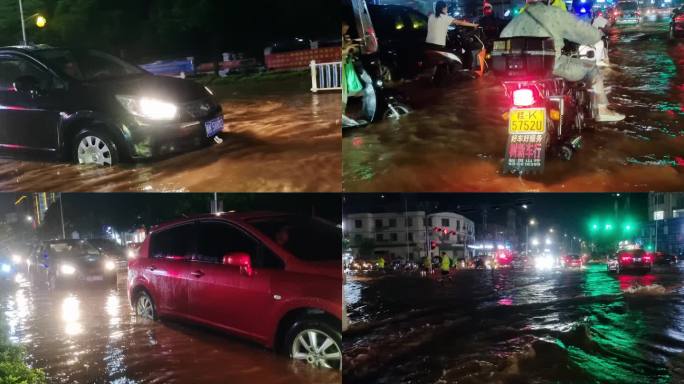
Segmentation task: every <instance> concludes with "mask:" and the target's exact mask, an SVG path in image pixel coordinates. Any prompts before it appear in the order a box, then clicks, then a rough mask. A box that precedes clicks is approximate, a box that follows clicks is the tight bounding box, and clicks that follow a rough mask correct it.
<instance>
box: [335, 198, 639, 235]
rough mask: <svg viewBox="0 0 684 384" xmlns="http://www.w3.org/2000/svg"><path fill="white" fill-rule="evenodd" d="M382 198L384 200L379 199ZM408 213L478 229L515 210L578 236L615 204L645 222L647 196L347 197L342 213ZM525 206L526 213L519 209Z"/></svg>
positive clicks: (610, 211)
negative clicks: (455, 216) (456, 217)
mask: <svg viewBox="0 0 684 384" xmlns="http://www.w3.org/2000/svg"><path fill="white" fill-rule="evenodd" d="M382 196H384V198H383V197H382ZM403 196H406V202H407V205H408V209H409V210H426V211H429V212H438V211H447V212H456V213H460V214H462V215H464V216H466V217H468V218H470V219H471V220H473V221H474V222H475V224H476V231H477V225H478V224H480V223H481V222H482V210H483V208H487V212H488V220H487V221H488V222H489V223H498V224H501V225H505V224H506V211H507V210H508V208H515V209H516V210H517V211H518V212H519V213H520V215H522V217H524V216H525V215H528V216H529V217H533V218H535V219H537V220H538V221H539V222H540V225H541V226H543V227H556V228H559V227H560V228H566V229H568V230H573V229H574V230H575V231H576V232H577V233H581V232H582V230H583V228H584V227H585V225H586V224H587V222H588V220H589V219H590V218H591V217H594V216H604V217H605V216H612V215H613V214H614V202H615V200H616V199H617V200H618V201H619V205H618V207H619V211H620V213H621V215H622V214H624V212H626V211H625V207H626V205H627V199H629V205H630V210H629V216H630V217H631V218H632V219H633V220H635V221H644V220H646V218H647V215H648V194H646V193H626V194H625V193H623V194H620V196H619V197H618V196H616V194H611V193H516V194H506V193H482V194H480V193H460V194H459V193H453V194H448V193H445V194H440V193H435V194H405V195H402V194H347V195H345V203H344V206H343V210H344V211H343V212H344V213H345V214H349V213H361V212H395V211H403V209H404V198H403ZM522 204H527V205H528V209H527V210H524V209H523V208H522V207H521V206H522Z"/></svg>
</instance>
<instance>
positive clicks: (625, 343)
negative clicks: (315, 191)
mask: <svg viewBox="0 0 684 384" xmlns="http://www.w3.org/2000/svg"><path fill="white" fill-rule="evenodd" d="M683 274H684V265H682V266H671V267H667V266H663V267H656V269H654V270H653V272H652V273H649V274H633V275H632V274H625V275H620V276H616V275H615V274H609V273H607V272H606V270H605V264H595V265H590V266H589V267H588V268H587V269H584V270H570V271H551V272H540V271H535V270H511V269H506V270H496V271H483V270H461V271H456V272H455V273H453V274H452V276H451V278H450V280H447V281H444V282H441V281H437V280H435V279H426V278H420V277H417V276H415V277H412V276H391V275H386V276H380V277H378V276H375V277H368V276H356V277H348V281H347V283H346V285H345V299H346V301H347V305H348V311H349V316H350V318H351V321H352V327H351V329H350V331H348V332H347V333H345V335H344V341H343V343H344V353H345V362H344V364H345V365H344V367H345V368H344V378H343V381H344V383H345V384H352V383H380V384H382V383H396V384H399V383H412V384H418V383H484V382H487V383H633V384H637V383H681V382H683V380H684V288H682V287H683V285H682V277H683Z"/></svg>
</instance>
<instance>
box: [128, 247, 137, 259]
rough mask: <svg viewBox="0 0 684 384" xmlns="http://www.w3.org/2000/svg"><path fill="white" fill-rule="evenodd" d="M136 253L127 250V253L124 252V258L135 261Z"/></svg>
mask: <svg viewBox="0 0 684 384" xmlns="http://www.w3.org/2000/svg"><path fill="white" fill-rule="evenodd" d="M135 255H136V252H135V251H134V250H132V249H129V250H128V252H126V256H127V257H128V258H129V259H135Z"/></svg>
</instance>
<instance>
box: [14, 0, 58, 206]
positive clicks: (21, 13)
mask: <svg viewBox="0 0 684 384" xmlns="http://www.w3.org/2000/svg"><path fill="white" fill-rule="evenodd" d="M19 17H21V36H22V38H23V40H22V42H23V45H26V44H28V42H27V41H26V23H25V21H24V5H23V4H22V3H21V0H19ZM60 199H61V198H60Z"/></svg>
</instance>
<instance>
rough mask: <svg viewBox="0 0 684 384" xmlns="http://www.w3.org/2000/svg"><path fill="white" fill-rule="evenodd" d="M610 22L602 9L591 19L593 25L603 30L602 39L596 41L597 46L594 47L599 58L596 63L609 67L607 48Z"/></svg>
mask: <svg viewBox="0 0 684 384" xmlns="http://www.w3.org/2000/svg"><path fill="white" fill-rule="evenodd" d="M608 24H609V22H608V19H606V18H605V17H603V13H602V12H601V11H598V12H596V14H595V15H594V19H593V20H592V21H591V26H592V27H594V28H596V29H598V30H599V31H600V32H601V41H599V42H598V43H596V46H595V47H594V48H595V50H596V58H597V62H596V65H598V66H599V67H607V66H608V65H609V60H608V51H607V49H606V48H607V47H608V44H607V43H608V39H607V38H606V36H607V35H608Z"/></svg>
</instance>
